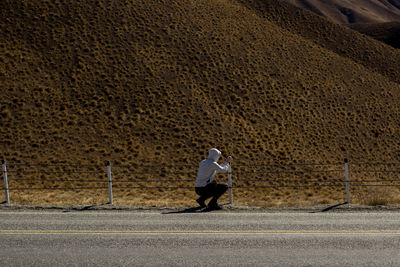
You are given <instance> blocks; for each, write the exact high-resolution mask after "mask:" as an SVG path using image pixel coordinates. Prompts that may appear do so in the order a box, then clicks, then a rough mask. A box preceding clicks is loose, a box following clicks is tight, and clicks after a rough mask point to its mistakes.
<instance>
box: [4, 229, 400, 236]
mask: <svg viewBox="0 0 400 267" xmlns="http://www.w3.org/2000/svg"><path fill="white" fill-rule="evenodd" d="M376 234H379V235H400V230H360V231H351V230H349V231H214V230H210V231H208V230H204V231H159V230H154V231H93V230H0V235H104V236H107V235H108V236H111V235H131V236H140V235H141V236H146V235H152V236H156V235H161V236H163V235H164V236H165V235H181V236H195V235H196V236H205V235H221V236H229V235H232V236H233V235H246V236H251V235H254V236H260V235H261V236H262V235H264V236H279V235H281V236H285V235H286V236H287V235H303V236H307V235H310V236H311V235H330V236H331V235H376Z"/></svg>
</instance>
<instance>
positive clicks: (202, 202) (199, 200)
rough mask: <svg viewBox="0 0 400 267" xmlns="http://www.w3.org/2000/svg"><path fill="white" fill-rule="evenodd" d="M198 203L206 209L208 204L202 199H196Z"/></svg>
mask: <svg viewBox="0 0 400 267" xmlns="http://www.w3.org/2000/svg"><path fill="white" fill-rule="evenodd" d="M196 202H197V203H199V205H200V208H205V207H206V203H204V200H202V199H201V198H198V199H196Z"/></svg>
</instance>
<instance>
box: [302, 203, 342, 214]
mask: <svg viewBox="0 0 400 267" xmlns="http://www.w3.org/2000/svg"><path fill="white" fill-rule="evenodd" d="M346 204H347V202H344V203H339V204H336V205H333V206H329V207H327V208H325V209H323V210H320V211H311V212H310V213H318V212H327V211H330V210H333V209H336V208H338V207H340V206H343V205H346Z"/></svg>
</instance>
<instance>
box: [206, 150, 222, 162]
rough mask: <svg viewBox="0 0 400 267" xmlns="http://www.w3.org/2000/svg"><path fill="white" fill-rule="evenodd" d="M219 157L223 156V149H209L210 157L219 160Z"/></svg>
mask: <svg viewBox="0 0 400 267" xmlns="http://www.w3.org/2000/svg"><path fill="white" fill-rule="evenodd" d="M219 157H221V151H219V150H218V149H216V148H211V149H210V151H208V159H212V160H214V161H218V159H219Z"/></svg>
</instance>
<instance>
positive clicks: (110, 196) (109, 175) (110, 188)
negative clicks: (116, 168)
mask: <svg viewBox="0 0 400 267" xmlns="http://www.w3.org/2000/svg"><path fill="white" fill-rule="evenodd" d="M107 178H108V198H109V204H113V195H112V181H111V162H110V161H109V160H107Z"/></svg>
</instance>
